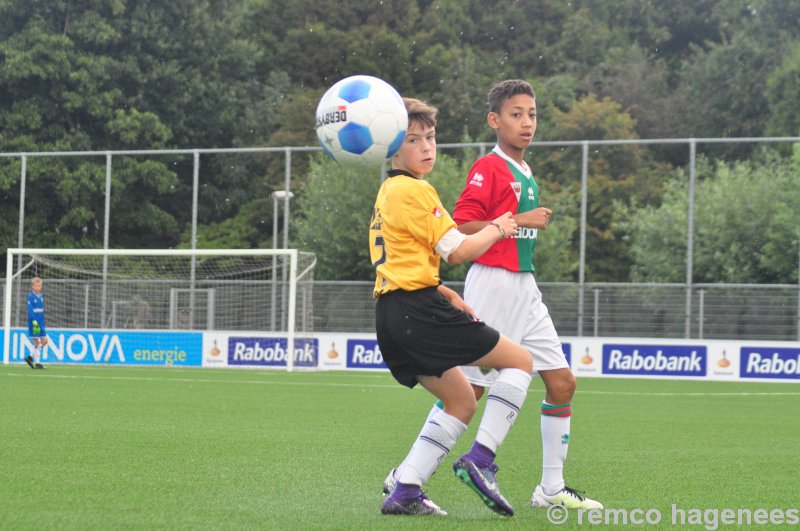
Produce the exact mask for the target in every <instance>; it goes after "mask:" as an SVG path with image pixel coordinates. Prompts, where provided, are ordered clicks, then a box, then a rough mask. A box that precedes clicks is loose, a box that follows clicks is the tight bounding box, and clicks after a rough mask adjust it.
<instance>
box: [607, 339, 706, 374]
mask: <svg viewBox="0 0 800 531" xmlns="http://www.w3.org/2000/svg"><path fill="white" fill-rule="evenodd" d="M707 361H708V354H707V352H706V347H705V346H699V345H698V346H687V345H603V374H643V375H654V376H705V375H706V365H707Z"/></svg>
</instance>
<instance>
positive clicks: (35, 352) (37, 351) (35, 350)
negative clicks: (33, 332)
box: [33, 347, 42, 363]
mask: <svg viewBox="0 0 800 531" xmlns="http://www.w3.org/2000/svg"><path fill="white" fill-rule="evenodd" d="M41 351H42V347H33V362H34V363H39V358H40V357H41V356H40V354H41Z"/></svg>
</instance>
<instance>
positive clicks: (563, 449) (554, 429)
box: [541, 402, 572, 496]
mask: <svg viewBox="0 0 800 531" xmlns="http://www.w3.org/2000/svg"><path fill="white" fill-rule="evenodd" d="M571 418H572V406H571V405H570V404H560V405H556V404H548V403H547V402H542V482H541V485H542V490H544V493H545V494H547V495H548V496H552V495H554V494H557V493H558V492H560V491H561V490H562V489H563V488H564V461H566V459H567V450H568V449H569V438H570V435H569V428H570V419H571Z"/></svg>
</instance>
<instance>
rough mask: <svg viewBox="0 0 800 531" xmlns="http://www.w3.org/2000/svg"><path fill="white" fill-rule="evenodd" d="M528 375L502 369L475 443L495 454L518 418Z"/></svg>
mask: <svg viewBox="0 0 800 531" xmlns="http://www.w3.org/2000/svg"><path fill="white" fill-rule="evenodd" d="M530 383H531V375H530V374H528V373H527V372H525V371H522V370H520V369H501V370H500V371H499V373H498V375H497V380H495V382H494V384H492V387H490V388H489V396H488V397H486V409H485V410H484V412H483V418H481V425H480V426H479V427H478V435H477V437H475V441H476V442H478V443H480V444H482V445H483V446H485V447H486V448H488V449H489V450H491V451H492V453H497V448H498V447H499V446H500V444H502V442H503V440H504V439H505V438H506V435H508V431H509V430H510V429H511V426H513V425H514V422H515V421H516V420H517V417H518V416H519V410H520V408H521V407H522V404H523V403H524V402H525V397H526V396H527V395H528V386H529V385H530Z"/></svg>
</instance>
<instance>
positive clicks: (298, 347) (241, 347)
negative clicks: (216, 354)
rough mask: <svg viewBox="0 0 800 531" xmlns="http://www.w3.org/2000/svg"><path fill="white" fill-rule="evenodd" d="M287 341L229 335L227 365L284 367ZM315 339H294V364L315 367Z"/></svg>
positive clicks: (275, 338) (282, 338) (283, 338)
mask: <svg viewBox="0 0 800 531" xmlns="http://www.w3.org/2000/svg"><path fill="white" fill-rule="evenodd" d="M287 349H288V341H287V339H286V338H285V337H230V338H228V365H263V366H268V367H285V366H286V361H287V359H288V357H287V352H286V351H287ZM318 351H319V348H318V340H317V339H295V340H294V365H295V366H296V367H316V366H317V356H318V354H317V353H318Z"/></svg>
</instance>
